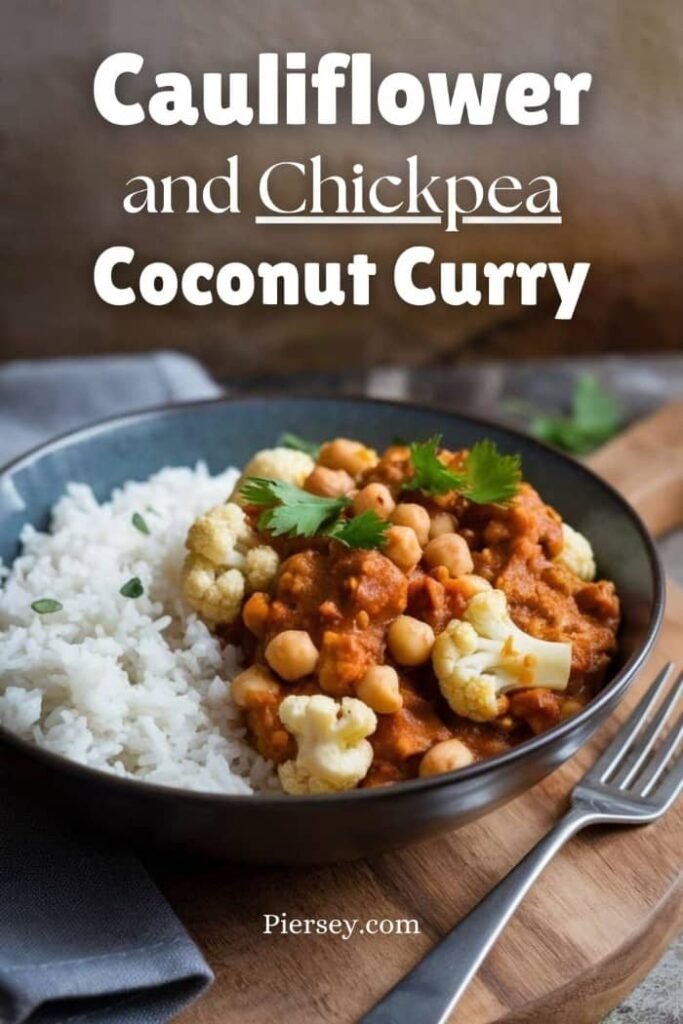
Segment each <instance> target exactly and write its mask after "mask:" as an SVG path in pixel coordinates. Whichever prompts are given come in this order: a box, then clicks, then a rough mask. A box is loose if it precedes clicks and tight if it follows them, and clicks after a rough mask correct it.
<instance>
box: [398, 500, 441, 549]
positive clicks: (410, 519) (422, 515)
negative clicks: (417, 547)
mask: <svg viewBox="0 0 683 1024" xmlns="http://www.w3.org/2000/svg"><path fill="white" fill-rule="evenodd" d="M446 514H447V513H446ZM391 521H392V523H396V525H397V526H409V527H410V529H411V530H414V531H415V536H416V537H417V539H418V541H419V542H420V544H421V545H422V547H424V546H425V544H426V543H427V541H428V540H429V530H430V527H431V520H430V518H429V512H428V511H427V509H426V508H423V507H422V505H414V504H413V503H412V502H409V501H406V502H404V503H403V504H401V505H397V506H396V509H395V511H394V512H393V513H392V515H391Z"/></svg>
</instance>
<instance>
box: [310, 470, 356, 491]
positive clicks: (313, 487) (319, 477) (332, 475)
mask: <svg viewBox="0 0 683 1024" xmlns="http://www.w3.org/2000/svg"><path fill="white" fill-rule="evenodd" d="M304 490H305V491H309V492H310V494H317V495H318V496H319V497H321V498H342V497H344V496H345V495H346V494H348V493H349V491H352V490H353V480H352V478H351V477H350V476H349V474H348V473H347V472H346V471H345V470H343V469H327V468H326V467H325V466H316V467H315V469H313V470H311V472H310V473H309V474H308V476H307V477H306V479H305V480H304Z"/></svg>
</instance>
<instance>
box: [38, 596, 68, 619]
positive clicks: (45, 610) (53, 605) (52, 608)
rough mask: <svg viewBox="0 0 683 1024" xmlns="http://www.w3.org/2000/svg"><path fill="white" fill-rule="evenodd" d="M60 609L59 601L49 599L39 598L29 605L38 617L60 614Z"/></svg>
mask: <svg viewBox="0 0 683 1024" xmlns="http://www.w3.org/2000/svg"><path fill="white" fill-rule="evenodd" d="M62 607H63V606H62V604H61V602H60V601H55V600H54V599H53V598H51V597H40V598H39V599H38V600H37V601H34V602H33V604H32V605H31V608H32V609H33V611H34V612H37V614H38V615H52V614H53V613H54V612H61V610H62Z"/></svg>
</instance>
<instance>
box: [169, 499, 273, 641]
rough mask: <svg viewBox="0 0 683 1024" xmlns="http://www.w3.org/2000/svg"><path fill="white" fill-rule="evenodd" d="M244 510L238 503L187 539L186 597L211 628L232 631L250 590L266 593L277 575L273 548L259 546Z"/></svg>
mask: <svg viewBox="0 0 683 1024" xmlns="http://www.w3.org/2000/svg"><path fill="white" fill-rule="evenodd" d="M256 540H257V536H256V534H255V533H254V531H253V530H252V529H251V527H250V526H249V524H248V523H247V521H246V518H245V515H244V510H243V509H241V508H240V506H239V505H236V504H235V503H234V502H228V503H227V504H226V505H218V506H216V508H212V509H211V510H210V511H209V512H207V513H206V514H205V515H203V516H200V517H199V519H197V520H196V521H195V522H194V523H193V524H192V526H191V527H190V531H189V533H188V535H187V547H188V550H189V554H188V556H187V558H186V560H185V565H184V567H183V596H184V598H185V600H186V601H187V603H188V605H189V606H190V608H193V609H194V610H195V611H196V612H198V613H199V615H201V617H202V618H203V619H205V620H206V621H207V622H208V623H209V624H210V625H219V624H220V625H229V624H230V623H231V622H234V621H235V619H236V618H237V616H238V615H239V613H240V610H241V607H242V601H243V600H244V595H245V592H246V591H247V590H267V589H268V588H269V587H270V585H271V583H272V582H273V580H274V578H275V575H276V573H277V570H278V565H279V559H278V556H277V553H276V552H275V551H274V550H273V548H271V547H268V546H267V545H265V544H260V545H257V544H256Z"/></svg>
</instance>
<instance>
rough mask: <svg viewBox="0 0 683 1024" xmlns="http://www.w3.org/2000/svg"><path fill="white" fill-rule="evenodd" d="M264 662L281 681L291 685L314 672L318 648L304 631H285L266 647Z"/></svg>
mask: <svg viewBox="0 0 683 1024" xmlns="http://www.w3.org/2000/svg"><path fill="white" fill-rule="evenodd" d="M266 661H267V662H268V664H269V665H270V667H271V668H272V669H273V671H274V672H277V674H278V675H279V676H281V677H282V679H286V680H287V682H288V683H293V682H294V681H295V680H296V679H302V678H303V677H304V676H310V675H311V673H312V672H313V671H314V669H315V666H316V665H317V664H318V648H317V647H316V646H315V644H314V643H313V641H312V640H311V638H310V636H309V635H308V633H307V632H306V630H305V629H285V630H283V631H282V633H278V634H277V636H274V637H273V639H272V640H271V641H270V643H269V644H268V646H267V647H266Z"/></svg>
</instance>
